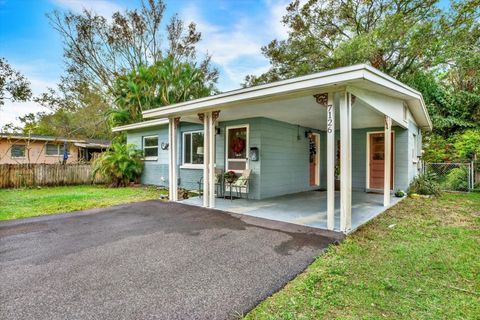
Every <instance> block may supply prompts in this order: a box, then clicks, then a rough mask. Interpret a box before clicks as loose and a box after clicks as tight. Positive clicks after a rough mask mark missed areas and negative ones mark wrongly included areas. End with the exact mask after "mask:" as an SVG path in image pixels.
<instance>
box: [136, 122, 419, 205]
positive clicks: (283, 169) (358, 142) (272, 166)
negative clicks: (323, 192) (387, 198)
mask: <svg viewBox="0 0 480 320" xmlns="http://www.w3.org/2000/svg"><path fill="white" fill-rule="evenodd" d="M243 124H248V125H249V130H250V131H249V147H258V148H259V150H260V159H259V161H255V162H254V161H250V162H249V167H250V168H251V169H252V176H251V185H250V187H251V190H250V195H249V196H250V197H251V198H253V199H262V198H268V197H274V196H279V195H283V194H288V193H295V192H301V191H307V190H312V189H315V188H317V187H311V186H310V185H309V142H308V139H307V138H305V131H307V130H310V129H309V128H305V127H301V126H296V125H292V124H288V123H284V122H281V121H276V120H272V119H267V118H251V119H242V120H236V121H228V122H221V123H219V124H218V125H217V127H218V128H220V134H218V135H216V167H217V168H220V169H223V170H224V169H225V143H226V141H225V138H226V137H225V132H226V127H227V126H234V125H243ZM202 128H203V126H202V125H199V124H193V123H185V122H182V123H180V126H179V130H178V135H177V139H178V140H177V141H178V151H179V152H178V155H177V156H178V158H177V161H178V164H179V167H178V169H177V170H178V176H179V186H181V187H184V188H188V189H197V188H198V181H200V178H201V177H202V175H203V170H202V169H187V168H182V167H181V165H182V158H181V157H182V154H183V145H182V143H183V141H182V140H183V139H182V135H183V133H184V132H188V131H195V130H201V129H202ZM393 130H394V132H395V141H394V143H395V144H394V190H397V189H403V190H405V189H406V188H407V187H408V184H409V181H411V179H412V178H413V177H414V176H415V175H416V174H417V166H416V164H414V163H413V159H412V158H413V155H412V152H413V151H412V149H413V134H414V133H415V134H417V139H418V141H419V142H418V148H419V151H418V154H420V150H421V133H420V132H419V130H418V129H417V127H416V125H415V124H414V123H410V125H409V128H408V130H407V129H402V128H400V127H393ZM312 131H313V132H317V133H319V134H320V150H319V152H320V166H319V167H320V188H326V170H327V168H326V146H327V145H326V133H325V132H323V131H316V130H312ZM374 131H383V128H365V129H354V130H353V131H352V188H353V189H354V190H365V189H366V186H367V183H366V180H367V169H368V168H367V133H368V132H374ZM150 135H158V136H159V143H162V142H167V141H168V126H166V125H164V126H159V127H156V128H149V130H143V131H142V130H137V131H129V132H128V135H127V142H128V143H133V144H135V145H137V146H138V148H142V142H143V140H142V138H143V137H144V136H150ZM339 138H340V137H339V132H338V131H337V132H336V139H337V140H338V139H339ZM142 183H145V184H154V185H164V186H167V185H168V150H161V148H159V156H158V159H157V160H156V161H145V168H144V172H143V174H142Z"/></svg>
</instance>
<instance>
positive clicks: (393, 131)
mask: <svg viewBox="0 0 480 320" xmlns="http://www.w3.org/2000/svg"><path fill="white" fill-rule="evenodd" d="M375 133H383V134H385V131H367V161H366V162H367V181H366V182H365V189H366V190H367V191H375V190H377V191H381V190H383V189H371V188H370V135H371V134H375ZM392 133H393V139H392V146H393V152H392V161H393V163H392V166H393V170H392V171H393V175H392V177H391V178H392V189H391V190H393V189H395V149H396V148H395V141H396V140H395V130H393V127H392Z"/></svg>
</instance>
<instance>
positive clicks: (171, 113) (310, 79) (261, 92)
mask: <svg viewBox="0 0 480 320" xmlns="http://www.w3.org/2000/svg"><path fill="white" fill-rule="evenodd" d="M359 84H362V85H367V86H369V87H370V88H375V89H377V90H379V91H381V92H382V93H383V94H386V95H390V96H396V97H400V98H401V99H403V100H406V101H408V103H409V104H410V105H412V106H415V109H416V111H415V113H416V114H415V115H414V116H415V118H418V120H417V122H419V124H420V126H421V127H424V128H428V129H430V130H431V128H432V122H431V120H430V116H429V115H428V111H427V108H426V106H425V103H424V101H423V97H422V94H421V93H420V92H418V91H417V90H415V89H412V88H411V87H409V86H407V85H406V84H404V83H402V82H400V81H398V80H396V79H395V78H393V77H391V76H389V75H387V74H385V73H383V72H381V71H379V70H377V69H375V68H373V67H371V66H369V65H366V64H357V65H353V66H348V67H342V68H337V69H332V70H327V71H323V72H318V73H314V74H310V75H306V76H301V77H296V78H292V79H288V80H281V81H276V82H272V83H268V84H263V85H258V86H252V87H248V88H242V89H237V90H232V91H228V92H224V93H220V94H217V95H213V96H208V97H204V98H200V99H195V100H190V101H186V102H181V103H176V104H172V105H168V106H162V107H158V108H155V109H150V110H146V111H144V112H143V113H142V114H143V118H161V119H157V120H158V121H160V122H158V123H157V122H150V121H145V122H140V123H136V124H132V125H127V126H121V127H116V128H114V129H113V131H122V130H131V129H137V128H144V127H150V126H154V125H159V124H166V123H168V120H167V119H166V118H169V117H175V116H182V115H187V114H195V113H201V112H206V111H211V110H215V109H217V108H219V109H225V108H230V107H241V106H242V105H245V104H251V103H255V102H260V101H263V100H268V99H273V98H275V97H280V96H288V95H293V94H300V93H302V92H303V93H305V94H306V93H311V91H312V90H313V91H315V90H316V91H317V92H318V93H320V92H321V90H322V88H323V89H324V90H327V88H328V90H331V89H332V88H340V87H343V86H349V85H352V86H354V85H359ZM152 121H155V120H152Z"/></svg>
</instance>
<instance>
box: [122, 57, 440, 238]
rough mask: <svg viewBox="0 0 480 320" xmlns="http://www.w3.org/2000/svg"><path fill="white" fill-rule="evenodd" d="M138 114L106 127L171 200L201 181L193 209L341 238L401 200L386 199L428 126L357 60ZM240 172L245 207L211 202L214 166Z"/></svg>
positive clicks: (412, 101) (409, 169) (421, 113)
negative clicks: (137, 153) (141, 155)
mask: <svg viewBox="0 0 480 320" xmlns="http://www.w3.org/2000/svg"><path fill="white" fill-rule="evenodd" d="M143 118H144V119H145V120H146V121H144V122H140V123H135V124H130V125H126V126H121V127H117V128H114V129H113V131H126V132H127V142H128V143H133V144H135V145H137V146H138V147H139V148H142V149H143V150H144V152H145V168H144V172H143V176H142V182H143V183H145V184H155V185H168V187H169V189H170V190H173V192H170V200H172V201H177V200H178V199H177V192H176V190H177V188H178V187H184V188H188V189H197V188H198V181H200V179H201V178H202V177H206V178H205V179H203V181H202V183H203V190H204V196H203V198H202V199H196V200H195V201H196V202H195V203H194V202H192V201H193V200H191V202H190V203H191V204H197V205H202V206H204V207H209V208H220V209H224V210H227V211H233V212H239V213H249V214H250V213H251V214H253V215H258V216H262V215H263V216H264V217H268V218H272V219H277V218H279V217H287V218H284V219H283V218H279V219H280V220H286V221H289V222H292V221H293V222H298V223H303V224H307V225H312V226H318V227H321V228H325V229H330V230H339V231H342V232H349V231H351V230H353V229H354V228H356V227H358V226H359V225H360V224H362V223H364V222H365V221H367V220H368V219H371V218H372V217H374V216H375V215H377V214H379V213H380V212H382V211H384V210H385V208H386V207H388V206H390V205H391V204H392V203H394V202H395V201H397V200H396V199H395V198H392V195H391V193H392V192H393V191H394V190H399V189H401V190H405V189H406V188H407V187H408V185H409V183H410V182H411V180H412V179H413V178H414V177H415V176H416V175H417V174H418V172H419V169H420V167H419V166H420V162H419V156H420V155H421V147H422V130H423V131H425V130H426V131H428V130H431V129H432V123H431V120H430V118H429V115H428V112H427V109H426V107H425V104H424V101H423V98H422V95H421V94H420V93H419V92H418V91H416V90H414V89H412V88H410V87H408V86H407V85H405V84H403V83H401V82H399V81H397V80H396V79H394V78H392V77H390V76H388V75H386V74H384V73H382V72H380V71H378V70H377V69H375V68H373V67H371V66H368V65H364V64H360V65H354V66H349V67H344V68H338V69H334V70H329V71H325V72H320V73H316V74H311V75H307V76H302V77H298V78H294V79H289V80H283V81H278V82H274V83H270V84H265V85H259V86H254V87H250V88H244V89H239V90H234V91H229V92H225V93H221V94H218V95H214V96H209V97H205V98H201V99H196V100H192V101H188V102H183V103H178V104H174V105H169V106H165V107H160V108H156V109H152V110H147V111H144V112H143ZM247 168H248V169H251V172H252V173H251V177H250V185H249V188H250V190H249V191H248V195H249V200H241V201H239V200H234V201H228V200H225V199H219V198H216V197H215V192H216V191H215V174H216V171H217V172H218V170H220V169H221V170H223V171H234V172H236V173H238V174H240V173H242V172H243V171H244V170H245V169H247ZM336 184H338V187H339V191H336V190H335V189H336V188H335V185H336ZM317 190H320V191H317ZM322 190H323V191H322ZM189 200H190V199H189ZM249 210H250V211H249ZM306 212H309V213H308V216H305V215H307V213H306ZM297 216H298V217H299V218H298V217H297ZM288 217H289V218H288ZM352 217H353V218H352ZM297 218H298V219H300V220H298V219H297ZM301 219H303V220H301ZM309 219H310V220H309ZM352 219H353V224H352ZM312 221H313V222H312Z"/></svg>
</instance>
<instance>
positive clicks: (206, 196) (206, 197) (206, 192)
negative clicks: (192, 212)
mask: <svg viewBox="0 0 480 320" xmlns="http://www.w3.org/2000/svg"><path fill="white" fill-rule="evenodd" d="M211 116H212V113H211V112H205V113H204V114H203V206H204V207H205V208H208V207H210V179H209V177H210V176H209V169H210V168H209V162H210V139H208V134H209V128H210V126H209V122H210V117H211Z"/></svg>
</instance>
